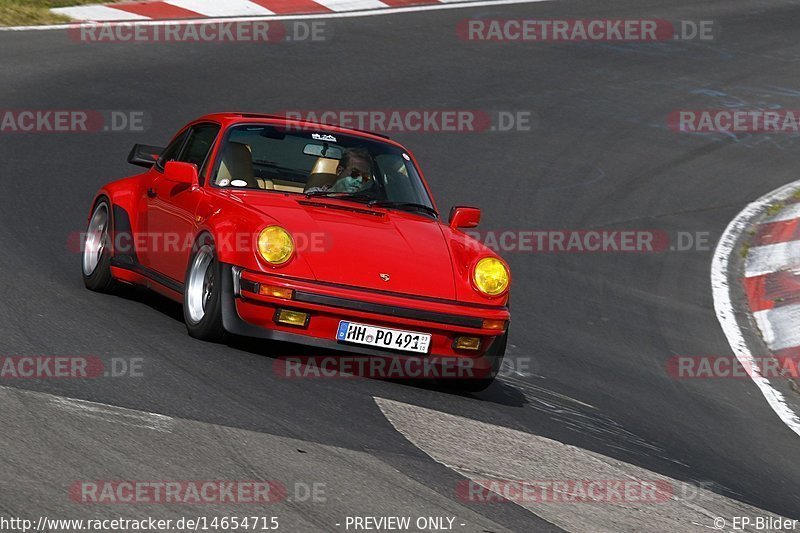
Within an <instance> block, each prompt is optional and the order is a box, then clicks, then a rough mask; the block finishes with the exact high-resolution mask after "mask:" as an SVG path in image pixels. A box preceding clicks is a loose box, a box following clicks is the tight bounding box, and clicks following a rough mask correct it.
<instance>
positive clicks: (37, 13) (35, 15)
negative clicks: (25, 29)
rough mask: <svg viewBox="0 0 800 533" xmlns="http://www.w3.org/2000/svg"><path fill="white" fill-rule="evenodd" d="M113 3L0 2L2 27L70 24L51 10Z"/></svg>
mask: <svg viewBox="0 0 800 533" xmlns="http://www.w3.org/2000/svg"><path fill="white" fill-rule="evenodd" d="M111 2H113V0H0V26H33V25H37V24H58V23H63V22H69V21H70V19H69V18H67V17H62V16H61V15H56V14H55V13H52V12H50V8H51V7H69V6H77V5H82V4H102V3H111Z"/></svg>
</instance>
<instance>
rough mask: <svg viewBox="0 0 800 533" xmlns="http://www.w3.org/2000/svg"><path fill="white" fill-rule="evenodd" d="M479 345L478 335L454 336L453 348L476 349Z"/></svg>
mask: <svg viewBox="0 0 800 533" xmlns="http://www.w3.org/2000/svg"><path fill="white" fill-rule="evenodd" d="M480 347H481V338H480V337H456V340H455V342H454V343H453V348H455V349H456V350H477V349H479V348H480Z"/></svg>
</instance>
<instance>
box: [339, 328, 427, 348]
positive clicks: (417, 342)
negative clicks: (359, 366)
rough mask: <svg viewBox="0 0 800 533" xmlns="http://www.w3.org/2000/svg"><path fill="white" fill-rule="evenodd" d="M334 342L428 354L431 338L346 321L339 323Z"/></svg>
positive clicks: (424, 335) (414, 332) (415, 332)
mask: <svg viewBox="0 0 800 533" xmlns="http://www.w3.org/2000/svg"><path fill="white" fill-rule="evenodd" d="M336 340H337V341H339V342H352V343H355V344H366V345H367V346H377V347H378V348H391V349H392V350H401V351H404V352H414V353H428V349H429V348H430V345H431V336H430V335H429V334H428V333H419V332H417V331H403V330H400V329H390V328H381V327H378V326H370V325H368V324H358V323H356V322H349V321H347V320H342V321H340V322H339V329H338V331H337V332H336Z"/></svg>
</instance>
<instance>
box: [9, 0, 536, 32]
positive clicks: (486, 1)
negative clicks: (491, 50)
mask: <svg viewBox="0 0 800 533" xmlns="http://www.w3.org/2000/svg"><path fill="white" fill-rule="evenodd" d="M550 1H552V0H479V1H477V2H471V1H459V2H455V3H452V4H430V5H424V6H408V7H390V8H386V9H373V10H366V11H347V12H342V13H314V14H309V15H267V16H263V17H218V18H200V19H186V20H142V21H137V22H136V23H137V24H138V25H142V26H166V25H174V24H221V23H224V22H253V21H257V20H314V19H336V18H353V17H374V16H380V15H394V14H397V13H418V12H421V11H439V10H444V9H462V8H465V7H489V6H503V5H514V4H538V3H541V2H550ZM79 24H80V22H79V21H76V22H68V23H66V24H46V25H42V26H0V32H1V31H45V30H66V29H69V28H74V27H75V26H76V25H79Z"/></svg>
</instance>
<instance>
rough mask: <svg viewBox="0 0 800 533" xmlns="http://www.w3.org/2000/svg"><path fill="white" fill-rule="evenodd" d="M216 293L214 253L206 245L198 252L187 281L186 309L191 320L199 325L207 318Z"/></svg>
mask: <svg viewBox="0 0 800 533" xmlns="http://www.w3.org/2000/svg"><path fill="white" fill-rule="evenodd" d="M213 292H214V251H213V250H212V249H211V246H209V245H208V244H204V245H203V246H202V247H200V249H199V250H198V251H197V254H196V255H195V256H194V260H193V261H192V267H191V268H190V269H189V276H188V279H187V280H186V309H187V310H188V311H189V320H191V321H192V323H194V324H197V323H198V322H200V321H201V320H203V317H204V316H206V307H207V306H208V303H209V301H210V300H211V294H212V293H213Z"/></svg>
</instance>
